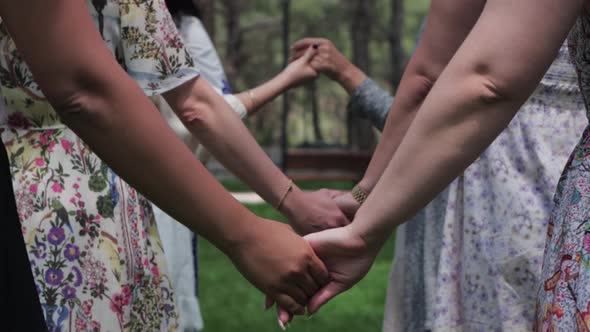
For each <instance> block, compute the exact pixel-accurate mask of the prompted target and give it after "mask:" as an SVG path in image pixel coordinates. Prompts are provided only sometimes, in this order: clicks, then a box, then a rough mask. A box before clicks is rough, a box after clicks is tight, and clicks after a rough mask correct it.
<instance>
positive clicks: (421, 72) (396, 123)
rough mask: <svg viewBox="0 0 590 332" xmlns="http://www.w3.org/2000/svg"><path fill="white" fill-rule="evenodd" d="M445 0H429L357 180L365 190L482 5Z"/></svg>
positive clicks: (379, 172) (372, 184)
mask: <svg viewBox="0 0 590 332" xmlns="http://www.w3.org/2000/svg"><path fill="white" fill-rule="evenodd" d="M447 2H448V1H447ZM447 2H444V1H443V2H437V1H433V2H432V5H431V9H430V10H431V14H430V15H429V17H428V20H427V22H426V27H425V31H424V35H423V37H422V39H421V41H420V43H419V45H418V47H417V49H416V52H415V53H414V55H413V56H412V58H411V60H410V62H409V63H408V66H407V68H406V70H405V72H404V75H403V77H402V80H401V82H400V85H399V88H398V90H397V93H396V99H395V102H394V103H393V106H392V108H391V111H390V112H389V115H388V117H387V121H386V122H385V128H384V130H383V135H382V136H381V139H380V141H379V144H378V145H377V148H376V150H375V153H374V155H373V158H372V159H371V163H370V164H369V167H368V168H367V171H366V172H365V175H364V177H363V179H362V180H361V181H360V183H359V186H360V187H361V188H362V189H363V190H364V191H366V192H368V193H370V192H371V191H372V190H373V188H374V187H375V185H376V184H377V181H379V178H380V177H381V175H382V174H383V171H384V170H385V167H387V165H388V164H389V161H390V160H391V158H392V156H393V155H394V154H395V151H396V150H397V149H398V147H399V145H400V143H401V141H402V140H403V138H404V136H405V134H406V132H407V130H408V128H409V127H410V125H411V123H412V121H413V120H414V117H415V116H416V113H417V111H418V109H419V108H420V106H421V105H422V103H423V102H424V99H425V98H426V96H427V95H428V93H429V92H430V89H431V88H432V86H433V85H434V83H435V82H436V81H437V79H438V77H439V76H440V74H441V72H442V71H443V69H444V68H445V67H446V66H447V64H448V63H449V61H450V60H451V58H452V57H453V55H454V54H455V52H456V51H457V49H458V48H459V46H460V45H461V43H462V42H463V41H464V40H465V37H467V34H468V33H469V31H470V30H471V28H472V27H473V25H474V24H475V22H476V21H477V19H478V17H479V13H481V11H482V9H483V6H484V4H485V1H481V0H478V1H469V0H459V1H455V3H453V4H450V3H447ZM466 13H467V14H468V15H466ZM432 14H435V15H432Z"/></svg>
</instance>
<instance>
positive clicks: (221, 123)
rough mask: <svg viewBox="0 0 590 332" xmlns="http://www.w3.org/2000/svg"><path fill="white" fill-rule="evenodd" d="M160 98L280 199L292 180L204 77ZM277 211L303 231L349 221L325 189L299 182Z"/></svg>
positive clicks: (251, 181)
mask: <svg viewBox="0 0 590 332" xmlns="http://www.w3.org/2000/svg"><path fill="white" fill-rule="evenodd" d="M310 56H311V53H310ZM270 94H274V92H269V95H270ZM164 98H165V99H166V101H167V102H168V103H169V104H170V106H171V108H172V109H173V110H174V111H175V112H176V114H177V115H178V117H179V118H180V119H181V121H182V122H183V124H184V125H185V127H186V128H187V129H188V130H189V131H190V132H191V133H192V134H193V135H195V136H196V137H197V138H198V140H199V141H200V142H201V144H203V145H204V146H205V147H206V148H207V150H208V151H209V152H210V153H212V154H213V155H214V156H215V157H216V158H217V160H219V161H220V162H221V163H222V164H223V165H224V166H225V167H227V168H228V169H229V170H230V171H231V172H232V173H233V174H235V175H236V176H237V177H238V178H240V179H242V180H243V181H244V182H245V183H246V184H247V185H248V186H249V187H250V188H252V189H253V190H254V191H256V192H257V193H258V194H259V195H260V196H261V197H262V198H263V199H264V200H265V201H267V202H269V203H270V204H271V205H273V206H277V205H278V203H279V201H280V200H281V199H282V197H283V196H284V195H285V191H286V189H287V187H288V184H289V181H290V180H289V179H288V178H287V177H286V176H285V175H284V174H283V173H282V172H281V171H280V170H279V169H278V168H277V167H276V165H275V164H274V163H273V162H272V160H270V158H269V157H268V156H267V155H266V154H265V153H264V151H263V150H262V148H261V147H260V146H259V145H258V144H257V142H256V140H255V139H254V138H253V137H252V135H251V134H250V132H249V131H248V129H247V128H246V126H245V125H244V124H243V122H242V121H241V120H240V119H239V118H238V116H237V115H236V114H235V112H233V111H232V110H231V109H230V107H229V105H228V104H227V103H226V102H225V100H224V99H223V98H222V97H221V96H219V95H218V94H217V93H216V92H215V91H214V90H213V89H212V88H211V87H210V86H209V85H208V84H207V83H206V82H205V81H204V80H198V79H197V80H191V81H189V82H187V83H185V84H183V85H181V86H179V87H178V88H176V89H173V90H172V91H169V92H167V93H165V94H164ZM280 211H281V212H282V213H284V214H285V216H286V217H287V218H288V219H289V221H290V222H291V225H292V226H293V227H294V228H295V229H296V230H297V231H298V232H300V233H302V234H307V233H311V232H317V231H320V230H324V229H328V228H333V227H341V226H345V225H347V224H348V223H349V221H348V219H347V218H346V217H345V216H344V214H343V213H342V211H340V209H339V208H338V206H337V205H336V203H334V202H333V201H332V199H331V198H330V197H329V195H327V194H325V193H324V192H322V191H318V192H314V193H307V192H303V191H302V190H301V189H299V188H298V187H297V186H294V187H293V189H292V191H291V192H289V194H288V195H287V196H286V199H285V200H284V202H283V204H282V205H281V209H280Z"/></svg>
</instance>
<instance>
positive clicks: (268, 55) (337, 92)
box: [193, 0, 429, 150]
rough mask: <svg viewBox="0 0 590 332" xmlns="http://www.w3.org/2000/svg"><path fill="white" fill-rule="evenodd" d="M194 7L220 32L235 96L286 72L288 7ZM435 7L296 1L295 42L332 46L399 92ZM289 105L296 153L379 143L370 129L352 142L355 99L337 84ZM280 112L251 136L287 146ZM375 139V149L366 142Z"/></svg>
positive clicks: (358, 0) (303, 92) (382, 1)
mask: <svg viewBox="0 0 590 332" xmlns="http://www.w3.org/2000/svg"><path fill="white" fill-rule="evenodd" d="M193 1H196V2H198V3H199V4H200V5H202V6H203V7H202V10H203V16H204V17H203V21H204V24H205V26H206V27H207V29H208V30H209V31H212V37H213V39H214V42H215V44H216V45H217V46H218V50H219V51H220V56H221V58H222V61H223V62H224V65H225V67H226V70H227V73H228V76H229V78H230V83H231V84H232V87H233V88H234V90H237V91H242V90H244V89H247V88H249V87H252V86H254V85H257V84H260V83H262V82H263V81H264V80H266V79H268V78H270V77H271V76H272V75H274V74H276V73H277V72H279V71H280V70H281V68H282V65H283V58H282V38H281V8H280V5H281V1H280V0H271V1H269V0H248V1H243V0H193ZM428 5H429V0H292V1H291V39H292V40H291V42H294V41H296V40H298V39H300V38H303V37H325V38H328V39H330V40H332V41H333V42H334V44H335V45H337V46H338V47H339V48H340V49H341V50H342V52H343V53H344V54H345V55H347V56H349V57H350V58H351V59H353V61H354V62H355V63H356V64H358V65H359V67H361V68H363V69H365V70H367V71H368V72H370V73H371V74H372V77H373V78H374V79H375V80H376V81H377V82H378V83H379V84H380V85H381V86H383V87H389V88H390V90H391V91H392V92H393V91H395V87H396V86H397V82H398V81H399V77H401V73H402V72H403V68H404V66H405V62H406V58H407V54H408V52H410V51H411V50H412V49H413V48H414V43H415V36H416V33H417V31H418V28H419V26H420V23H421V21H422V19H423V17H424V15H425V14H426V11H427V8H428ZM357 8H358V9H359V10H360V11H357V10H356V9H357ZM357 27H358V28H357ZM289 98H290V101H291V103H290V105H291V107H290V108H291V112H290V115H289V142H290V144H291V146H299V145H300V144H302V143H304V142H307V141H309V140H310V139H311V140H322V139H323V140H325V141H326V142H327V143H332V144H341V145H344V144H347V143H349V142H350V143H353V146H355V147H356V148H359V149H369V150H370V149H372V148H373V144H374V143H375V137H374V136H372V132H370V134H366V133H365V132H362V130H368V126H365V125H362V126H360V127H359V130H358V131H357V132H356V133H355V134H354V135H355V137H357V138H354V139H352V142H351V141H349V137H348V130H347V114H346V104H347V102H348V96H347V94H346V92H345V91H343V90H342V89H341V88H340V86H338V85H337V84H335V83H333V82H331V81H329V80H327V79H324V78H322V79H320V80H319V81H318V82H317V83H316V84H315V87H314V86H310V87H308V88H305V89H298V90H296V91H293V92H292V93H291V94H290V97H289ZM314 105H315V106H314ZM314 108H315V111H314ZM280 110H281V103H280V101H279V102H277V103H272V104H270V105H269V106H267V107H266V109H265V110H264V111H263V112H261V114H260V115H258V116H256V117H253V118H252V119H250V120H248V123H247V124H248V126H249V128H250V129H251V130H252V132H253V133H254V135H255V136H256V138H257V139H258V140H259V141H260V142H262V144H264V145H267V146H272V145H278V144H279V141H280V139H279V138H280V117H281V112H280ZM310 115H311V116H310ZM353 121H354V123H355V124H356V123H357V120H356V119H355V120H353ZM361 128H362V129H361ZM367 137H369V138H370V140H369V141H368V142H367V141H361V140H365V139H367Z"/></svg>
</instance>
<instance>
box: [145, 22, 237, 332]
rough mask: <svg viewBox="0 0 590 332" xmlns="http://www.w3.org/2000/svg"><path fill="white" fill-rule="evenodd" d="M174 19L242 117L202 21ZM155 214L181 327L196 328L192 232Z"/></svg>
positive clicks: (171, 120) (191, 141)
mask: <svg viewBox="0 0 590 332" xmlns="http://www.w3.org/2000/svg"><path fill="white" fill-rule="evenodd" d="M177 19H178V20H177V26H178V30H179V32H180V34H181V36H182V38H183V39H184V42H185V46H186V48H187V49H188V51H189V52H190V53H191V56H192V57H193V60H194V61H195V65H196V67H197V68H200V69H201V70H202V71H201V74H202V77H203V78H205V79H206V80H207V82H208V83H209V84H210V85H211V86H212V87H213V89H214V90H215V92H217V93H218V94H219V95H221V96H223V98H224V99H225V101H226V102H227V103H228V104H229V105H230V106H231V108H232V109H233V110H234V111H235V112H236V113H237V114H238V115H239V117H240V118H242V119H243V118H245V117H246V115H247V110H246V107H245V106H244V104H242V103H241V102H240V100H239V99H238V98H237V97H235V96H234V95H231V94H224V92H229V86H228V84H227V79H226V76H225V73H224V71H223V66H222V65H221V60H220V59H219V56H218V55H217V51H216V50H215V47H214V45H213V43H212V42H211V39H210V38H209V35H208V34H207V31H206V30H205V28H204V27H203V25H202V24H201V21H200V20H199V19H197V18H196V17H192V16H180V18H177ZM152 100H153V101H154V103H155V104H156V106H157V107H158V109H159V110H160V112H161V114H162V116H163V117H164V119H165V120H166V122H168V124H169V125H170V127H171V128H172V130H173V131H174V132H175V133H176V135H177V136H178V137H179V138H180V139H182V140H183V141H184V142H185V144H186V145H187V146H188V147H189V149H191V151H193V152H194V153H195V154H197V155H199V157H200V159H201V160H202V159H203V158H204V156H205V155H206V153H205V151H203V149H199V142H198V140H197V139H196V138H195V137H194V136H193V135H192V134H191V133H190V132H189V131H188V130H187V129H186V127H185V126H184V124H183V123H182V121H180V119H179V118H178V116H176V113H174V111H173V110H172V109H171V108H170V106H169V105H168V103H167V102H166V101H165V100H164V98H162V97H161V96H156V97H153V98H152ZM154 215H155V218H156V222H157V223H158V229H159V231H160V238H161V240H162V245H163V246H164V253H165V255H166V259H167V261H168V270H169V274H170V278H171V279H172V284H173V285H174V289H175V290H176V295H177V299H178V301H177V304H178V308H179V310H180V313H181V315H180V317H181V321H180V326H181V330H182V331H184V332H193V331H199V330H201V329H203V318H202V315H201V311H200V307H199V301H198V298H197V296H196V295H195V294H196V292H195V285H196V280H195V277H196V273H195V269H194V264H193V252H192V236H193V233H192V232H191V231H190V230H189V229H188V228H186V227H184V226H183V225H181V224H180V223H178V222H177V221H176V220H174V219H173V218H172V217H170V216H168V215H167V214H166V213H164V212H163V211H162V210H160V209H159V208H158V207H156V206H154Z"/></svg>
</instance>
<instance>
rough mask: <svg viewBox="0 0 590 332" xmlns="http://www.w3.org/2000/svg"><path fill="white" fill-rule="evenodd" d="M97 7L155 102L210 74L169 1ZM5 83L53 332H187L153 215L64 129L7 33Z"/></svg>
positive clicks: (0, 54)
mask: <svg viewBox="0 0 590 332" xmlns="http://www.w3.org/2000/svg"><path fill="white" fill-rule="evenodd" d="M86 2H87V4H88V8H89V10H90V13H91V14H92V16H93V17H94V19H95V21H96V24H97V28H98V29H99V30H100V32H101V35H102V36H103V39H104V41H105V42H106V43H107V45H108V47H109V48H110V50H111V51H112V52H113V55H114V56H115V57H116V58H117V60H118V61H119V63H120V64H121V65H122V66H123V67H124V68H125V69H126V70H127V72H128V73H129V74H130V75H131V76H132V77H133V78H134V79H135V80H136V81H137V82H138V83H139V84H140V86H141V87H142V88H143V89H144V91H145V92H146V94H148V95H156V94H161V93H163V92H165V91H167V90H170V89H172V88H174V87H176V86H178V85H180V84H182V83H184V82H186V81H187V80H189V79H192V78H194V77H196V76H198V75H199V73H198V71H197V70H196V69H195V68H194V66H193V60H192V58H191V57H190V55H189V54H188V52H186V50H185V48H184V45H183V42H182V40H181V38H180V37H179V34H178V32H177V31H176V28H175V26H174V22H173V21H172V19H171V17H170V15H169V13H168V12H167V10H166V6H165V3H164V1H163V0H134V1H130V0H120V1H118V0H87V1H86ZM0 82H1V84H2V85H1V88H2V95H3V97H4V99H5V102H6V114H5V115H4V117H0V119H2V118H4V120H2V121H0V134H1V137H2V142H3V143H4V146H5V148H6V150H7V153H8V156H9V159H10V169H11V173H12V179H13V187H14V194H15V197H16V201H17V205H18V206H17V208H18V214H19V218H20V220H21V224H22V230H23V235H24V239H25V242H26V247H27V251H28V255H29V260H30V263H31V268H32V272H33V276H34V279H35V283H36V287H37V291H38V294H39V297H40V301H41V304H42V307H43V312H44V315H45V319H46V323H47V326H48V328H49V330H50V331H173V330H176V329H177V326H178V313H177V309H176V306H175V303H174V295H173V291H172V288H171V286H170V280H169V278H168V275H167V272H166V267H165V261H164V255H163V251H162V246H161V243H160V240H159V236H158V230H157V228H156V225H155V222H154V219H153V213H152V210H151V206H150V204H149V203H148V201H147V200H145V199H144V198H143V197H142V196H141V195H140V194H138V193H137V192H136V191H135V190H134V189H133V188H131V187H130V186H129V185H127V184H126V183H125V182H124V181H123V180H122V179H120V178H119V177H118V176H117V175H116V174H115V173H114V172H113V171H112V170H111V169H110V168H109V167H108V166H107V165H106V164H105V163H104V162H102V161H101V160H100V159H99V158H98V157H97V156H96V155H95V154H94V153H93V152H92V151H91V150H90V149H89V147H88V146H87V145H85V144H84V142H82V140H81V139H80V138H78V137H77V136H76V134H74V132H73V131H71V130H70V129H68V128H67V127H65V126H64V125H63V123H62V122H61V121H60V119H59V117H58V116H57V114H56V112H55V111H54V110H53V109H52V107H51V106H50V105H49V103H48V102H47V100H46V99H45V97H44V96H43V94H42V92H41V91H40V90H39V87H38V86H37V84H36V83H35V81H34V79H33V76H32V75H31V73H30V72H29V70H28V68H27V66H26V65H25V64H24V62H23V61H22V59H21V57H20V55H19V53H18V50H17V49H16V48H15V45H14V43H13V41H12V39H11V38H10V36H9V35H8V33H7V31H6V28H5V27H4V25H0ZM138 167H141V165H138Z"/></svg>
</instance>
